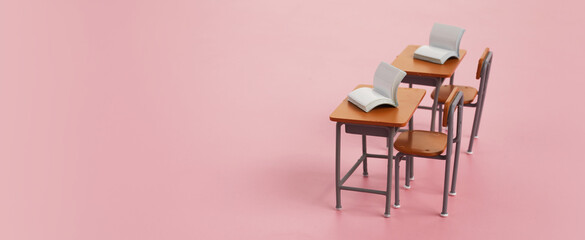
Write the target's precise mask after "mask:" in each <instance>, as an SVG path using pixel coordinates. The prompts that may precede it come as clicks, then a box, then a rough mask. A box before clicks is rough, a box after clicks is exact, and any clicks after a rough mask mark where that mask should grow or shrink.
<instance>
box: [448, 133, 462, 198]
mask: <svg viewBox="0 0 585 240" xmlns="http://www.w3.org/2000/svg"><path fill="white" fill-rule="evenodd" d="M458 137H459V138H461V136H458ZM459 141H461V140H459ZM460 150H461V144H460V142H457V146H456V147H455V162H454V163H453V177H452V180H451V191H450V192H449V195H451V196H455V195H457V192H456V191H455V187H456V186H455V185H456V184H457V169H458V168H459V151H460Z"/></svg>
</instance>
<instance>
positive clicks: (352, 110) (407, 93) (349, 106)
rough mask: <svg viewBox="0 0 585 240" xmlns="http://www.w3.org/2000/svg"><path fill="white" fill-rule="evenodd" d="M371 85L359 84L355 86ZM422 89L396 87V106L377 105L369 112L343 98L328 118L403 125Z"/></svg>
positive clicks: (417, 101)
mask: <svg viewBox="0 0 585 240" xmlns="http://www.w3.org/2000/svg"><path fill="white" fill-rule="evenodd" d="M360 87H372V85H365V84H361V85H358V86H357V87H356V89H357V88H360ZM425 93H426V91H425V90H424V89H417V88H398V97H397V98H398V107H397V108H395V107H390V106H386V105H382V106H378V107H376V108H374V109H372V111H370V112H368V113H367V112H364V111H362V110H361V109H359V108H358V107H356V106H355V105H353V103H350V102H349V101H347V98H345V100H343V102H342V103H341V104H339V106H338V107H337V108H336V109H335V111H333V113H331V115H330V116H329V119H330V120H331V121H334V122H343V123H355V124H367V125H377V126H387V127H404V126H406V124H407V123H408V121H409V120H410V118H411V117H412V115H413V114H414V111H415V110H416V108H417V107H418V105H419V104H420V102H421V101H422V99H423V97H424V96H425Z"/></svg>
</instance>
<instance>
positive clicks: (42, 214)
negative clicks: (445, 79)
mask: <svg viewBox="0 0 585 240" xmlns="http://www.w3.org/2000/svg"><path fill="white" fill-rule="evenodd" d="M584 7H585V6H584V5H583V4H582V3H580V1H509V0H492V1H464V0H449V1H436V0H424V1H345V0H344V1H333V0H319V1H269V0H246V1H227V0H224V1H187V0H185V1H138V0H136V1H113V0H104V1H87V0H86V1H72V0H55V1H50V2H49V1H34V0H17V1H12V0H3V1H2V2H1V3H0V109H1V110H2V115H1V117H0V191H1V192H2V193H1V194H0V239H61V240H63V239H327V238H330V239H381V238H385V239H390V238H393V239H584V238H585V228H583V225H584V223H585V220H584V219H583V218H584V214H585V193H584V191H583V186H584V185H585V184H584V183H585V174H583V172H584V170H583V169H585V162H584V161H583V152H582V151H581V150H582V148H583V146H582V145H583V138H582V136H583V135H584V134H585V127H584V126H585V125H584V124H583V117H584V116H585V111H584V110H583V109H585V108H584V107H583V106H582V104H581V103H582V102H583V87H585V84H584V81H583V79H584V78H585V76H584V75H583V56H585V47H583V44H584V43H585V31H583V25H584V24H585V17H584V15H583V13H582V10H583V9H584ZM434 22H440V23H446V24H451V25H456V26H460V27H463V28H465V29H467V31H466V32H465V34H464V37H463V40H462V44H461V47H462V48H464V49H467V50H468V54H467V56H466V57H465V59H464V61H463V62H462V63H461V65H460V66H459V69H458V71H457V77H456V80H455V81H456V83H459V84H467V85H474V86H477V83H478V82H477V81H475V80H474V78H473V77H474V76H475V70H476V66H477V59H478V58H479V56H480V54H481V52H482V51H483V49H484V48H485V47H490V48H491V49H492V50H493V51H494V62H493V67H492V75H491V79H490V80H491V82H490V85H489V92H488V96H487V103H486V106H485V111H484V119H483V120H482V126H481V129H480V133H479V135H480V138H479V139H478V141H477V142H476V144H475V149H474V152H475V154H473V155H467V154H465V153H462V155H461V156H462V158H461V165H460V174H459V182H458V184H459V185H458V195H457V196H456V197H450V202H449V217H448V218H441V217H439V216H438V213H439V212H440V206H441V193H442V175H441V172H442V164H443V163H442V162H433V161H429V160H423V159H421V160H419V161H417V165H416V167H417V169H416V170H417V172H416V174H417V175H416V180H415V181H414V182H413V188H412V189H411V190H408V191H407V190H404V189H401V195H402V208H400V209H392V217H391V218H389V219H386V218H383V217H382V213H383V211H384V197H383V196H379V195H371V194H363V193H354V192H343V193H342V196H343V198H342V204H343V207H344V208H343V210H342V211H336V210H335V209H334V207H335V194H334V149H335V147H334V143H335V142H334V137H335V133H334V132H335V130H334V129H335V128H334V125H335V124H334V123H333V122H331V121H329V119H328V117H329V114H330V113H331V112H332V111H333V109H334V108H335V107H336V106H337V105H338V104H339V102H340V101H341V100H342V99H343V98H344V97H345V96H346V94H347V93H348V92H349V91H351V90H352V89H353V88H354V87H355V86H356V85H357V84H360V83H371V81H372V76H373V73H374V70H375V67H376V66H377V64H378V63H379V62H380V61H387V62H392V60H393V59H394V58H395V56H396V55H398V54H399V53H400V52H401V51H402V49H403V48H404V47H405V46H406V45H408V44H426V43H427V40H428V34H429V32H430V28H431V26H432V24H433V23H434ZM428 95H429V93H427V96H426V97H425V100H424V103H429V102H430V98H429V97H428ZM472 114H473V110H471V109H469V110H468V109H466V111H465V116H466V118H465V121H464V124H465V126H464V129H465V134H464V136H463V142H464V143H465V145H466V144H467V142H468V140H469V129H470V126H471V119H472ZM429 116H430V115H429V113H428V111H418V112H417V113H416V114H415V122H416V124H415V125H416V127H417V128H422V129H426V128H427V127H428V124H429V120H430V119H429ZM384 147H385V146H384V143H383V140H382V139H378V138H371V141H370V149H371V150H372V152H383V151H384V149H385V148H384ZM359 153H360V146H359V137H356V136H348V135H343V158H342V160H343V168H344V170H347V169H348V167H349V166H350V165H351V163H352V162H354V161H355V159H356V157H357V156H358V155H359ZM370 162H371V163H370V165H371V170H370V177H369V178H365V179H364V178H362V177H361V176H360V175H359V174H356V175H354V176H353V177H352V178H351V179H350V181H349V182H350V183H351V184H352V185H354V186H358V187H360V186H361V187H371V188H377V189H384V187H385V181H384V179H385V172H384V169H385V167H386V164H385V162H384V161H380V160H372V161H370ZM402 177H403V176H402Z"/></svg>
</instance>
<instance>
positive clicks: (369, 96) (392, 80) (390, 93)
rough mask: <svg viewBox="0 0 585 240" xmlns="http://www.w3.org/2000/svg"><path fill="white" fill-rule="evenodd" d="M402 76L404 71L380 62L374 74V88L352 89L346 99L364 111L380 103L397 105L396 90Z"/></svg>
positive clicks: (404, 74) (404, 73)
mask: <svg viewBox="0 0 585 240" xmlns="http://www.w3.org/2000/svg"><path fill="white" fill-rule="evenodd" d="M404 76H406V72H404V71H402V70H400V69H398V68H396V67H394V66H391V65H390V64H388V63H385V62H381V63H380V65H378V69H376V73H375V74H374V88H369V87H362V88H358V89H356V90H353V91H352V92H351V93H349V95H348V98H347V100H348V101H349V102H351V103H353V104H355V105H356V106H357V107H359V108H360V109H362V110H364V111H365V112H369V111H371V110H372V109H373V108H375V107H377V106H379V105H382V104H388V105H390V106H394V107H398V100H397V99H396V91H397V90H398V85H399V84H400V82H401V81H402V79H403V78H404Z"/></svg>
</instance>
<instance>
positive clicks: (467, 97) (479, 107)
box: [431, 48, 493, 154]
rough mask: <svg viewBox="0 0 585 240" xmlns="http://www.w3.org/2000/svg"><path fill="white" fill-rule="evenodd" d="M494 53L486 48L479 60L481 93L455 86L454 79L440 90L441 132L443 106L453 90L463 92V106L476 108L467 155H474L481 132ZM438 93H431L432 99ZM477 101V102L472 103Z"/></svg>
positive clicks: (470, 88) (478, 77)
mask: <svg viewBox="0 0 585 240" xmlns="http://www.w3.org/2000/svg"><path fill="white" fill-rule="evenodd" d="M492 55H493V54H492V52H491V51H490V49H489V48H486V49H485V50H484V51H483V54H482V55H481V58H480V59H479V62H478V64H477V72H476V74H475V78H476V79H479V80H480V82H479V91H478V90H477V89H475V88H474V87H469V86H461V85H453V79H451V82H450V84H449V85H445V86H441V88H440V89H439V94H438V95H439V99H438V100H439V132H440V131H442V127H441V110H442V107H443V104H445V101H446V99H447V97H448V96H449V93H450V92H451V90H452V89H453V88H455V87H457V88H459V90H461V91H463V105H464V106H465V107H473V108H475V117H474V118H473V127H472V128H471V136H470V139H469V148H468V149H467V153H469V154H473V140H474V139H475V138H477V133H478V131H479V123H480V121H481V114H482V112H483V104H484V101H485V94H486V89H487V82H488V78H489V76H490V68H491V64H492ZM435 96H436V93H435V91H434V90H433V92H432V93H431V98H433V99H435ZM475 99H477V101H476V102H475V103H472V102H473V101H474V100H475Z"/></svg>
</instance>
